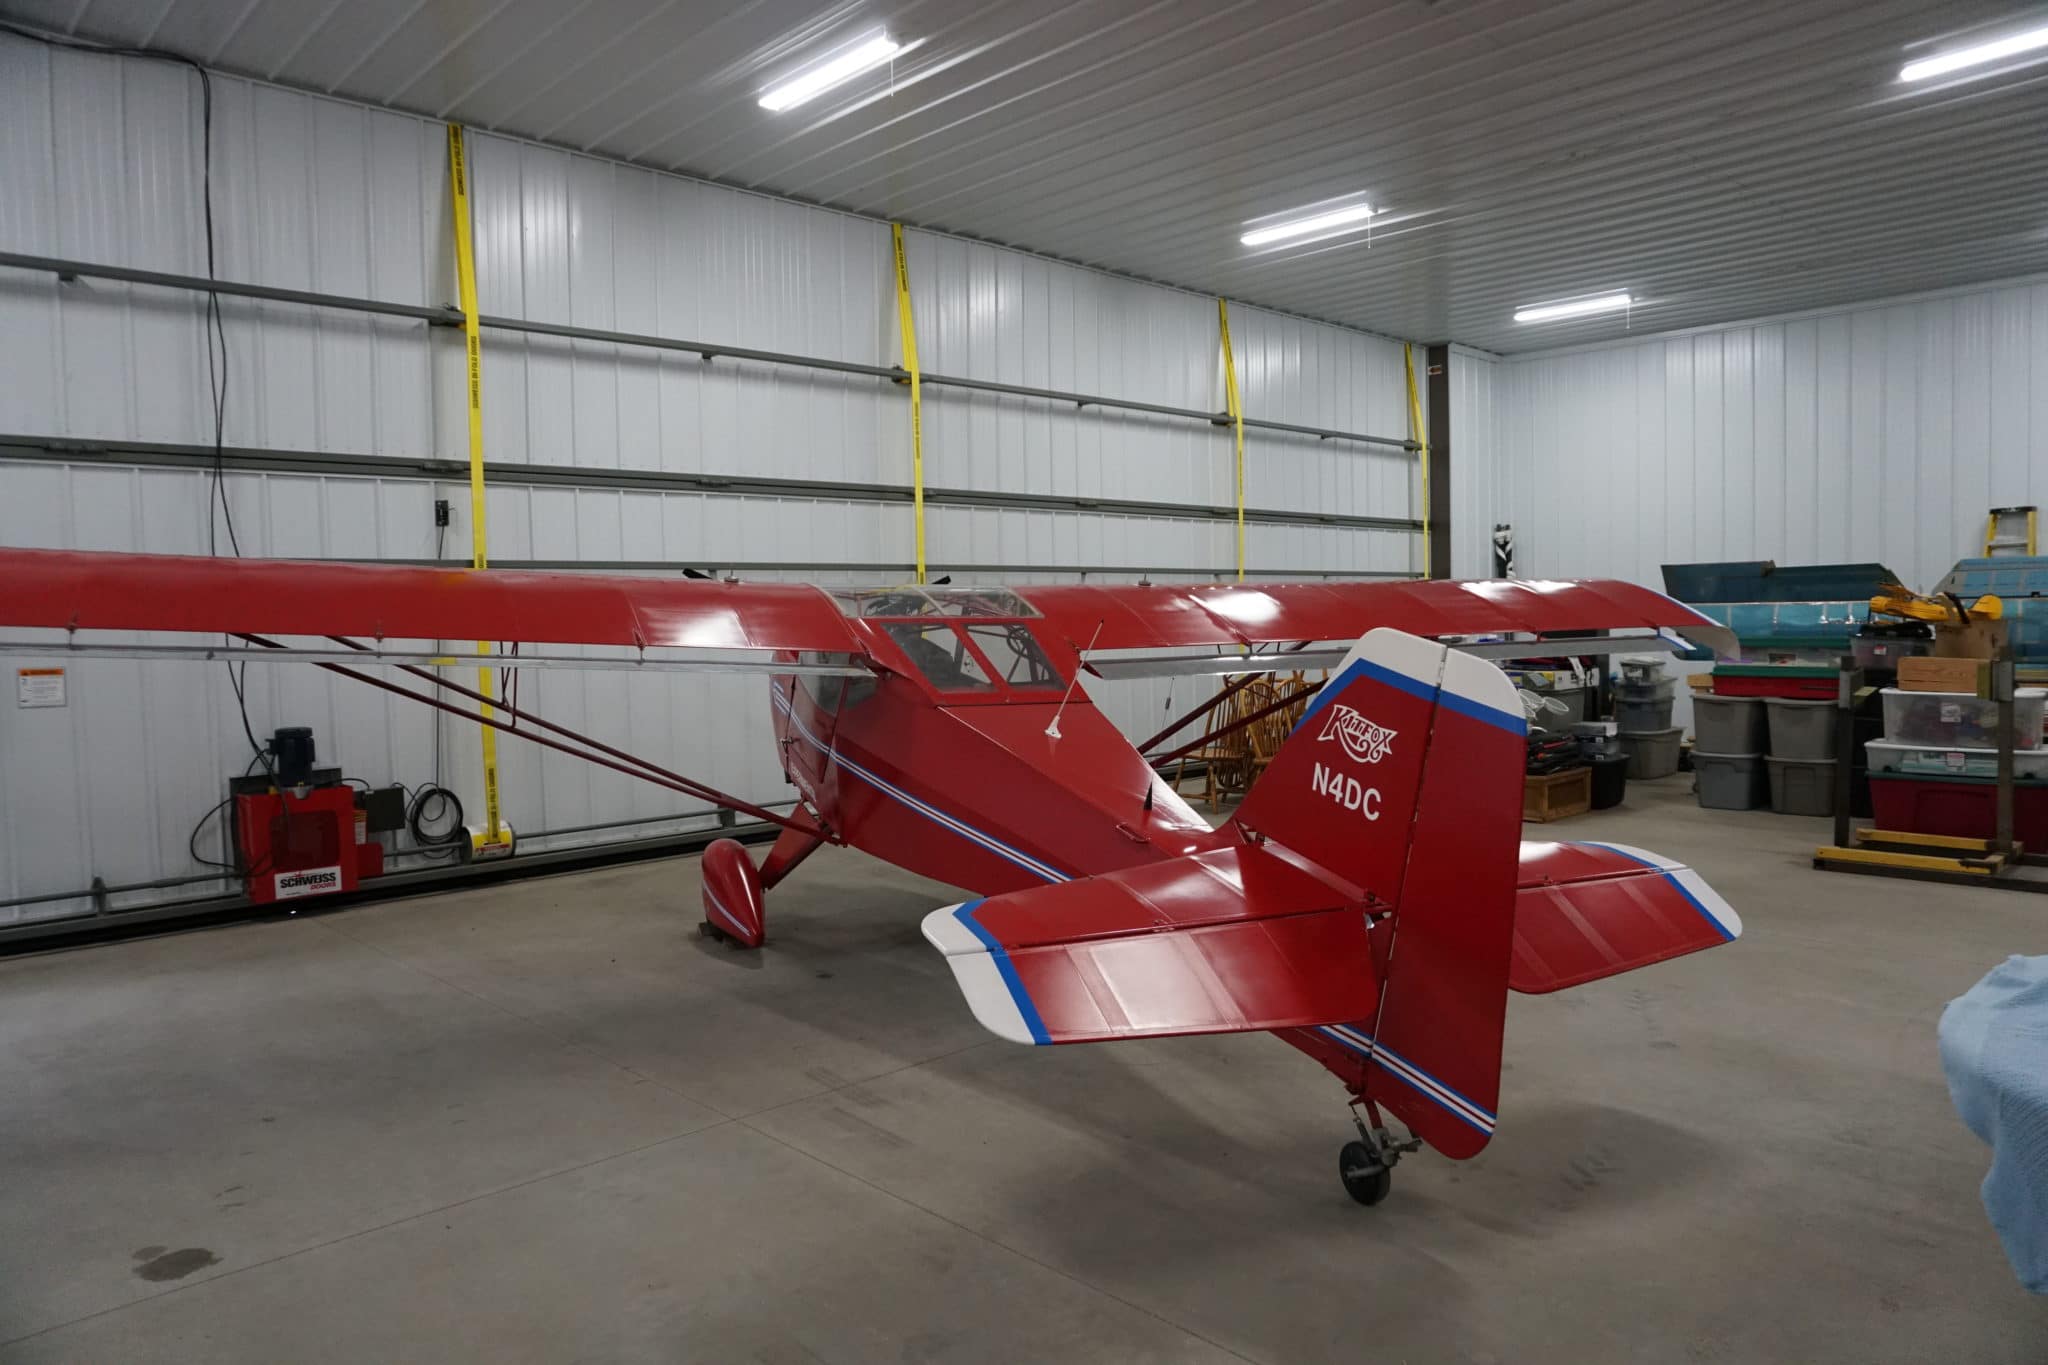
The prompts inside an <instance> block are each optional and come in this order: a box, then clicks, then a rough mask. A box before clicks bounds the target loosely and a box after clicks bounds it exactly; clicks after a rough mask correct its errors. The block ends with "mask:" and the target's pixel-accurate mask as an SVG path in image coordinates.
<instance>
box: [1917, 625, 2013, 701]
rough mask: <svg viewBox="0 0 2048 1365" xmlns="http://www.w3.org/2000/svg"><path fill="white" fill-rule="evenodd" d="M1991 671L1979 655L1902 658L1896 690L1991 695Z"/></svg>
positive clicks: (1977, 695) (1976, 695) (1979, 695)
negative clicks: (1968, 657)
mask: <svg viewBox="0 0 2048 1365" xmlns="http://www.w3.org/2000/svg"><path fill="white" fill-rule="evenodd" d="M2001 624H2002V623H2001ZM1990 672H1991V670H1990V667H1989V666H1988V665H1987V664H1985V662H1984V661H1983V660H1982V659H1937V658H1931V657H1919V658H1905V659H1901V660H1899V690H1900V691H1901V692H1962V693H1967V694H1968V695H1970V696H1973V697H1988V696H1990V695H1991V687H1990V682H1991V679H1990V677H1989V674H1990Z"/></svg>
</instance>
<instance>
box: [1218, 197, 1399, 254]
mask: <svg viewBox="0 0 2048 1365" xmlns="http://www.w3.org/2000/svg"><path fill="white" fill-rule="evenodd" d="M1373 212H1374V210H1373V208H1372V206H1371V205H1370V204H1354V205H1352V206H1351V207H1350V208H1348V209H1332V210H1331V211H1330V212H1328V213H1318V214H1315V215H1313V216H1312V217H1308V218H1296V219H1294V220H1293V221H1292V222H1287V223H1275V224H1273V225H1272V226H1271V227H1262V228H1253V229H1252V230H1251V231H1250V232H1247V233H1245V234H1244V236H1242V237H1240V238H1238V239H1237V240H1238V241H1240V242H1243V243H1244V244H1245V245H1246V246H1270V245H1271V244H1272V243H1274V242H1291V241H1293V240H1294V239H1295V238H1296V237H1313V236H1316V235H1317V234H1319V233H1325V232H1334V231H1335V230H1336V229H1338V228H1342V227H1349V226H1350V225H1351V224H1353V223H1362V222H1364V221H1365V220H1366V219H1368V218H1370V217H1372V215H1373Z"/></svg>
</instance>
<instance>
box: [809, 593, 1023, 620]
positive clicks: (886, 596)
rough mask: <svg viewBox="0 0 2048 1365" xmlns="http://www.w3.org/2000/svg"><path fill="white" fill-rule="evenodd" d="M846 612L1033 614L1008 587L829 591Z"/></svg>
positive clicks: (864, 613)
mask: <svg viewBox="0 0 2048 1365" xmlns="http://www.w3.org/2000/svg"><path fill="white" fill-rule="evenodd" d="M832 598H833V600H834V601H836V602H837V603H838V604H839V610H841V611H842V612H844V613H846V614H847V615H848V616H967V617H977V616H979V617H988V616H1008V617H1022V616H1036V615H1038V609H1037V608H1035V607H1033V606H1032V605H1031V604H1030V603H1029V602H1026V601H1025V600H1024V599H1023V598H1022V597H1019V596H1018V595H1017V594H1016V593H1014V592H1012V591H1011V590H1010V589H1008V588H931V587H920V586H905V587H901V588H842V589H839V590H836V591H834V592H833V594H832Z"/></svg>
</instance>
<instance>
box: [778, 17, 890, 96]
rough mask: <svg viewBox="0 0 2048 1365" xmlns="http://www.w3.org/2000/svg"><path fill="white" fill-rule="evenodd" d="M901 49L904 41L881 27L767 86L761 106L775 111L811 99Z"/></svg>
mask: <svg viewBox="0 0 2048 1365" xmlns="http://www.w3.org/2000/svg"><path fill="white" fill-rule="evenodd" d="M902 50H903V44H901V43H899V42H897V41H896V40H895V39H894V38H891V37H890V36H889V35H888V33H886V32H885V31H883V30H882V29H876V30H875V31H874V32H872V33H869V34H866V35H864V36H862V37H859V38H856V39H854V40H853V41H852V42H851V43H849V44H847V45H846V46H845V47H842V48H841V49H840V50H839V51H838V52H837V53H836V54H835V55H833V56H830V57H827V58H825V59H824V60H823V61H821V62H819V63H818V64H817V65H816V66H813V67H811V68H809V69H808V70H804V71H799V72H798V73H797V74H796V75H794V76H791V77H790V78H789V79H788V80H786V81H782V82H781V83H779V84H776V85H771V86H769V87H768V89H767V91H766V93H764V94H763V95H762V96H761V107H762V108H763V109H767V110H771V111H773V112H775V113H778V114H779V113H781V112H782V111H783V110H785V109H794V108H796V107H797V106H798V105H799V104H803V103H805V102H806V101H809V100H814V99H816V98H817V97H818V96H820V95H822V94H824V93H825V92H826V91H827V90H830V89H831V88H832V87H833V86H835V85H843V84H845V83H846V82H847V81H850V80H852V79H853V78H854V77H855V76H858V75H859V74H860V73H861V72H863V71H872V70H873V69H874V68H876V67H878V66H880V65H881V64H882V63H883V62H886V61H888V60H889V59H890V58H891V57H893V56H895V55H896V54H897V53H899V52H901V51H902Z"/></svg>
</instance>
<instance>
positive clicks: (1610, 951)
mask: <svg viewBox="0 0 2048 1365" xmlns="http://www.w3.org/2000/svg"><path fill="white" fill-rule="evenodd" d="M1741 935H1742V920H1741V917H1740V916H1738V915H1737V914H1736V913H1735V911H1734V909H1733V908H1732V907H1731V906H1730V905H1729V904H1728V902H1727V901H1725V900H1723V899H1721V897H1720V895H1719V894H1718V893H1716V892H1715V890H1714V888H1712V887H1711V886H1708V885H1707V883H1706V879H1705V878H1703V877H1701V876H1700V874H1699V873H1697V872H1695V871H1693V870H1692V869H1691V868H1689V867H1687V866H1686V865H1685V864H1683V863H1678V862H1673V861H1672V860H1671V859H1669V858H1665V857H1661V856H1659V855H1658V854H1655V853H1650V852H1647V851H1645V850H1643V849H1640V848H1631V847H1630V846H1629V845H1627V844H1594V843H1571V844H1550V843H1524V844H1523V845H1522V863H1521V875H1520V878H1519V879H1518V885H1517V887H1516V890H1515V943H1514V953H1513V956H1512V957H1511V958H1510V959H1509V966H1508V985H1509V986H1510V987H1512V988H1513V989H1515V990H1518V991H1522V992H1524V993H1527V994H1531V995H1541V994H1545V993H1547V992H1550V991H1560V990H1563V989H1565V988H1566V987H1568V986H1579V985H1584V984H1585V983H1586V982H1588V981H1597V980H1599V979H1600V978H1601V977H1605V976H1616V975H1619V974H1620V973H1622V972H1627V971H1634V970H1635V969H1636V968H1637V967H1647V966H1649V965H1650V964H1651V963H1653V962H1663V961H1666V960H1667V959H1670V958H1674V957H1681V956H1683V955H1685V954H1686V953H1696V952H1699V951H1700V950H1701V949H1703V948H1713V947H1716V946H1718V945H1720V944H1723V943H1727V942H1729V941H1730V940H1732V939H1736V938H1739V937H1741Z"/></svg>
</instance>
